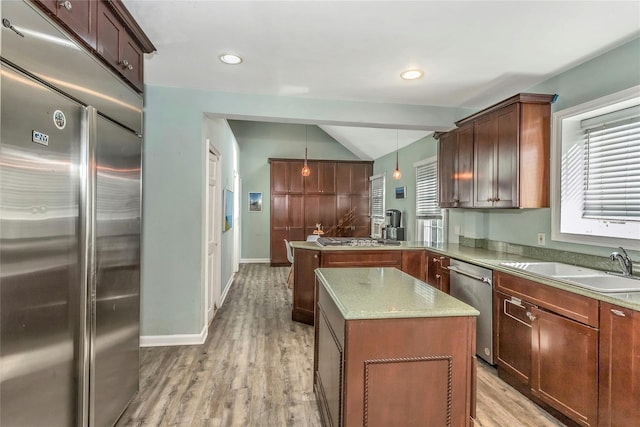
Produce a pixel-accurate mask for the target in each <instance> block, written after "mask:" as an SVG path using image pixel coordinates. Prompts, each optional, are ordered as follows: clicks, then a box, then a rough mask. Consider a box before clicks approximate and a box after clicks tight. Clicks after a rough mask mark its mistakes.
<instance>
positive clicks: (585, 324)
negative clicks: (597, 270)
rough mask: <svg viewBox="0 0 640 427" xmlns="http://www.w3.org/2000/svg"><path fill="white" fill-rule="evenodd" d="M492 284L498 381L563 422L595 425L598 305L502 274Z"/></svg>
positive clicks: (586, 298) (498, 274)
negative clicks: (565, 418)
mask: <svg viewBox="0 0 640 427" xmlns="http://www.w3.org/2000/svg"><path fill="white" fill-rule="evenodd" d="M494 285H495V291H494V292H495V293H494V319H495V328H494V342H495V343H496V344H495V346H496V348H495V353H496V363H497V365H498V374H499V376H500V377H501V378H502V379H504V380H505V381H506V382H508V383H510V384H511V385H513V386H514V387H515V388H516V389H518V390H519V391H521V392H523V393H524V394H525V395H527V396H529V397H531V398H532V400H534V401H535V402H536V403H539V404H542V406H544V407H545V408H546V409H549V408H551V411H552V413H553V414H554V415H557V416H558V417H559V418H561V419H562V417H563V416H564V417H567V418H568V419H570V420H571V421H573V422H574V423H576V424H578V425H582V426H595V425H596V424H597V420H598V306H599V304H598V301H597V300H594V299H591V298H588V297H585V296H582V295H578V294H573V293H571V292H567V291H563V290H560V289H556V288H553V287H550V286H546V285H543V284H541V283H538V282H533V281H529V280H526V279H523V278H520V277H517V276H512V275H509V274H505V273H501V272H494ZM553 410H555V411H556V412H553Z"/></svg>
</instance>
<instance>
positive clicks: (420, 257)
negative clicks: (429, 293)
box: [402, 250, 427, 282]
mask: <svg viewBox="0 0 640 427" xmlns="http://www.w3.org/2000/svg"><path fill="white" fill-rule="evenodd" d="M426 257H427V253H426V252H425V251H423V250H416V251H402V271H404V272H405V273H407V274H410V275H412V276H413V277H415V278H416V279H419V280H422V281H423V282H425V281H426V280H427V277H426V276H427V269H426V266H425V262H426Z"/></svg>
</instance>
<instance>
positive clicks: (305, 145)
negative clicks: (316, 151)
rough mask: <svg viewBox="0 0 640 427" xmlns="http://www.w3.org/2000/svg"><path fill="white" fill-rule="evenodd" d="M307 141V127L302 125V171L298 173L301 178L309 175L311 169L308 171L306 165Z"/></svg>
mask: <svg viewBox="0 0 640 427" xmlns="http://www.w3.org/2000/svg"><path fill="white" fill-rule="evenodd" d="M307 141H308V140H307V125H304V166H302V170H301V171H300V173H301V174H302V176H309V175H311V169H309V165H307V149H308V147H307V144H308V142H307Z"/></svg>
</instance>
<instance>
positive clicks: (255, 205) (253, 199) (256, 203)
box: [249, 192, 262, 212]
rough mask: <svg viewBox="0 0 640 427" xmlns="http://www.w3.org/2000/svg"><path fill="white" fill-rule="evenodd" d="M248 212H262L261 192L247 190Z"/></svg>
mask: <svg viewBox="0 0 640 427" xmlns="http://www.w3.org/2000/svg"><path fill="white" fill-rule="evenodd" d="M249 212H262V193H252V192H249Z"/></svg>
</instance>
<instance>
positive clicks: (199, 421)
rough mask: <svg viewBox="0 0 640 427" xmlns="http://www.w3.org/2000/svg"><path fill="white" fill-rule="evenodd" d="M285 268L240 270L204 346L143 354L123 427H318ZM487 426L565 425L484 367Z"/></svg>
mask: <svg viewBox="0 0 640 427" xmlns="http://www.w3.org/2000/svg"><path fill="white" fill-rule="evenodd" d="M288 272H289V269H288V268H284V267H278V268H272V267H269V266H268V265H267V264H241V266H240V271H239V272H238V273H237V275H236V277H235V279H234V283H233V285H232V288H231V290H230V291H229V294H228V296H227V300H226V301H225V304H224V305H223V306H222V308H221V309H220V310H219V311H218V313H217V314H216V316H215V318H214V320H213V322H212V324H211V327H210V328H209V337H208V338H207V341H206V342H205V343H204V344H203V345H199V346H176V347H155V348H144V349H142V351H141V357H142V361H141V373H140V392H139V393H138V394H137V396H136V397H135V399H134V400H133V402H132V403H131V405H130V406H129V408H128V409H127V410H126V411H125V413H124V414H123V415H122V417H121V418H120V421H119V422H118V424H117V426H133V425H135V426H304V427H306V426H309V427H313V426H320V418H319V414H318V408H317V406H316V401H315V396H314V395H313V391H312V366H313V328H312V327H311V326H307V325H302V324H299V323H296V322H292V321H291V290H290V289H288V288H287V274H288ZM476 411H477V417H478V421H479V424H480V426H482V427H494V426H495V427H504V426H509V427H516V426H531V427H546V426H562V424H561V423H559V422H558V421H557V420H555V419H554V418H553V417H551V416H550V415H549V414H547V413H546V412H545V411H543V410H542V409H540V408H539V407H538V406H536V405H535V404H533V403H531V402H530V401H529V400H527V399H526V398H524V397H523V396H522V395H520V394H519V393H518V392H516V391H515V390H513V389H512V388H511V387H510V386H508V385H507V384H505V383H504V382H503V381H501V380H500V379H498V377H497V376H496V374H495V370H494V369H493V368H492V367H491V366H490V365H488V364H485V363H479V365H478V395H477V408H476Z"/></svg>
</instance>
